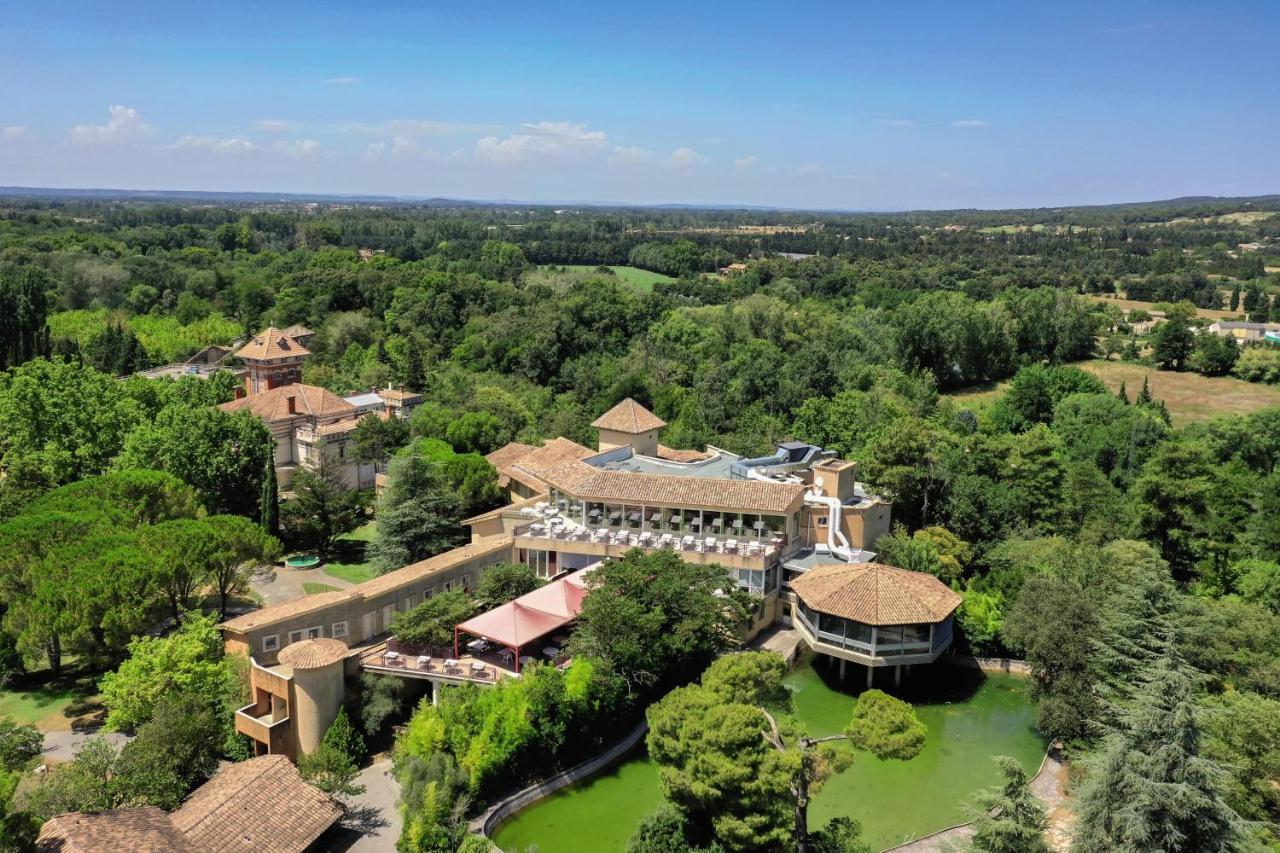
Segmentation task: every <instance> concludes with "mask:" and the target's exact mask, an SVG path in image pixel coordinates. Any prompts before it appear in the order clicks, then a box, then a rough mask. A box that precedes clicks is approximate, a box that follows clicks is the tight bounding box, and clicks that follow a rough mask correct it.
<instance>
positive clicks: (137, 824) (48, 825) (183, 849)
mask: <svg viewBox="0 0 1280 853" xmlns="http://www.w3.org/2000/svg"><path fill="white" fill-rule="evenodd" d="M198 849H199V848H197V847H195V846H194V845H192V844H189V843H188V842H187V840H186V839H185V838H184V837H183V836H182V833H181V832H179V831H178V829H177V828H176V827H175V826H174V825H173V822H172V821H171V820H170V819H169V815H167V814H165V813H164V812H162V811H161V810H160V809H158V808H155V807H154V806H147V807H145V808H139V809H112V810H111V811H105V812H98V813H97V814H85V813H83V812H71V813H70V814H63V815H58V816H57V817H55V818H51V819H49V820H48V821H46V822H45V824H44V826H42V827H40V835H39V837H38V838H37V840H36V850H38V851H39V853H101V851H103V850H128V851H130V853H196V851H197V850H198Z"/></svg>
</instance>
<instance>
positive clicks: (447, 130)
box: [339, 118, 494, 137]
mask: <svg viewBox="0 0 1280 853" xmlns="http://www.w3.org/2000/svg"><path fill="white" fill-rule="evenodd" d="M339 129H340V130H343V131H346V132H348V133H366V134H370V135H373V136H409V137H414V136H452V135H454V134H459V133H492V132H493V131H494V126H493V125H480V124H456V123H454V122H448V121H436V120H434V119H416V118H397V119H392V120H391V121H380V122H363V121H352V122H347V123H346V124H343V125H339Z"/></svg>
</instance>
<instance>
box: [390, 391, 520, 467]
mask: <svg viewBox="0 0 1280 853" xmlns="http://www.w3.org/2000/svg"><path fill="white" fill-rule="evenodd" d="M377 394H378V396H379V397H381V398H382V399H384V400H397V401H399V402H401V403H408V402H421V400H422V395H421V394H419V393H418V392H417V391H404V390H402V389H400V388H379V389H378V391H377ZM494 452H495V453H496V452H497V451H494Z"/></svg>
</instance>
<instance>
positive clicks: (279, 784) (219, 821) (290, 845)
mask: <svg viewBox="0 0 1280 853" xmlns="http://www.w3.org/2000/svg"><path fill="white" fill-rule="evenodd" d="M341 814H342V812H341V810H340V809H339V808H338V806H337V805H335V804H334V802H333V801H332V800H331V799H329V797H328V795H326V794H325V793H324V792H323V791H321V790H319V789H318V788H315V787H313V786H311V785H308V784H307V783H306V782H304V781H303V780H302V776H301V774H299V773H298V768H297V767H294V766H293V763H292V762H291V761H289V759H288V758H285V757H284V756H283V755H263V756H260V757H258V758H251V759H249V760H248V761H241V762H239V763H237V764H232V765H230V766H228V767H226V768H225V769H223V770H221V771H219V772H218V774H217V775H215V776H214V777H213V778H212V779H210V780H209V781H208V782H205V783H204V784H203V785H201V786H200V787H199V788H197V789H196V790H195V792H194V793H193V794H192V795H191V796H190V797H189V798H188V799H187V801H186V802H185V803H183V804H182V806H181V807H180V808H179V809H178V810H177V811H175V812H174V813H173V814H172V815H170V816H169V817H170V818H171V819H172V821H173V825H174V826H175V827H176V828H177V829H178V831H180V832H181V833H182V835H183V836H185V838H186V839H187V841H188V842H190V843H191V844H193V845H194V848H195V849H198V850H208V851H214V850H216V851H220V853H224V852H225V853H234V851H244V853H301V851H303V850H305V849H307V847H308V846H310V845H311V843H312V842H313V841H315V840H316V839H317V838H318V837H320V835H321V833H323V832H324V831H325V830H326V829H328V828H329V827H330V826H331V825H332V824H333V822H334V821H336V820H337V819H338V818H339V817H340V816H341ZM102 849H109V848H102Z"/></svg>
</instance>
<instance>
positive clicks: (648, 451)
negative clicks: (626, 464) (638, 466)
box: [597, 429, 658, 456]
mask: <svg viewBox="0 0 1280 853" xmlns="http://www.w3.org/2000/svg"><path fill="white" fill-rule="evenodd" d="M599 432H600V438H599V440H598V442H597V446H598V447H599V448H600V452H601V453H603V452H604V451H606V450H613V449H614V448H615V447H630V448H631V449H632V450H634V451H635V452H636V453H638V454H640V455H641V456H657V455H658V431H657V430H656V429H651V430H649V431H648V432H644V433H640V434H639V435H632V434H631V433H626V432H617V431H616V430H611V429H602V430H600V431H599Z"/></svg>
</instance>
